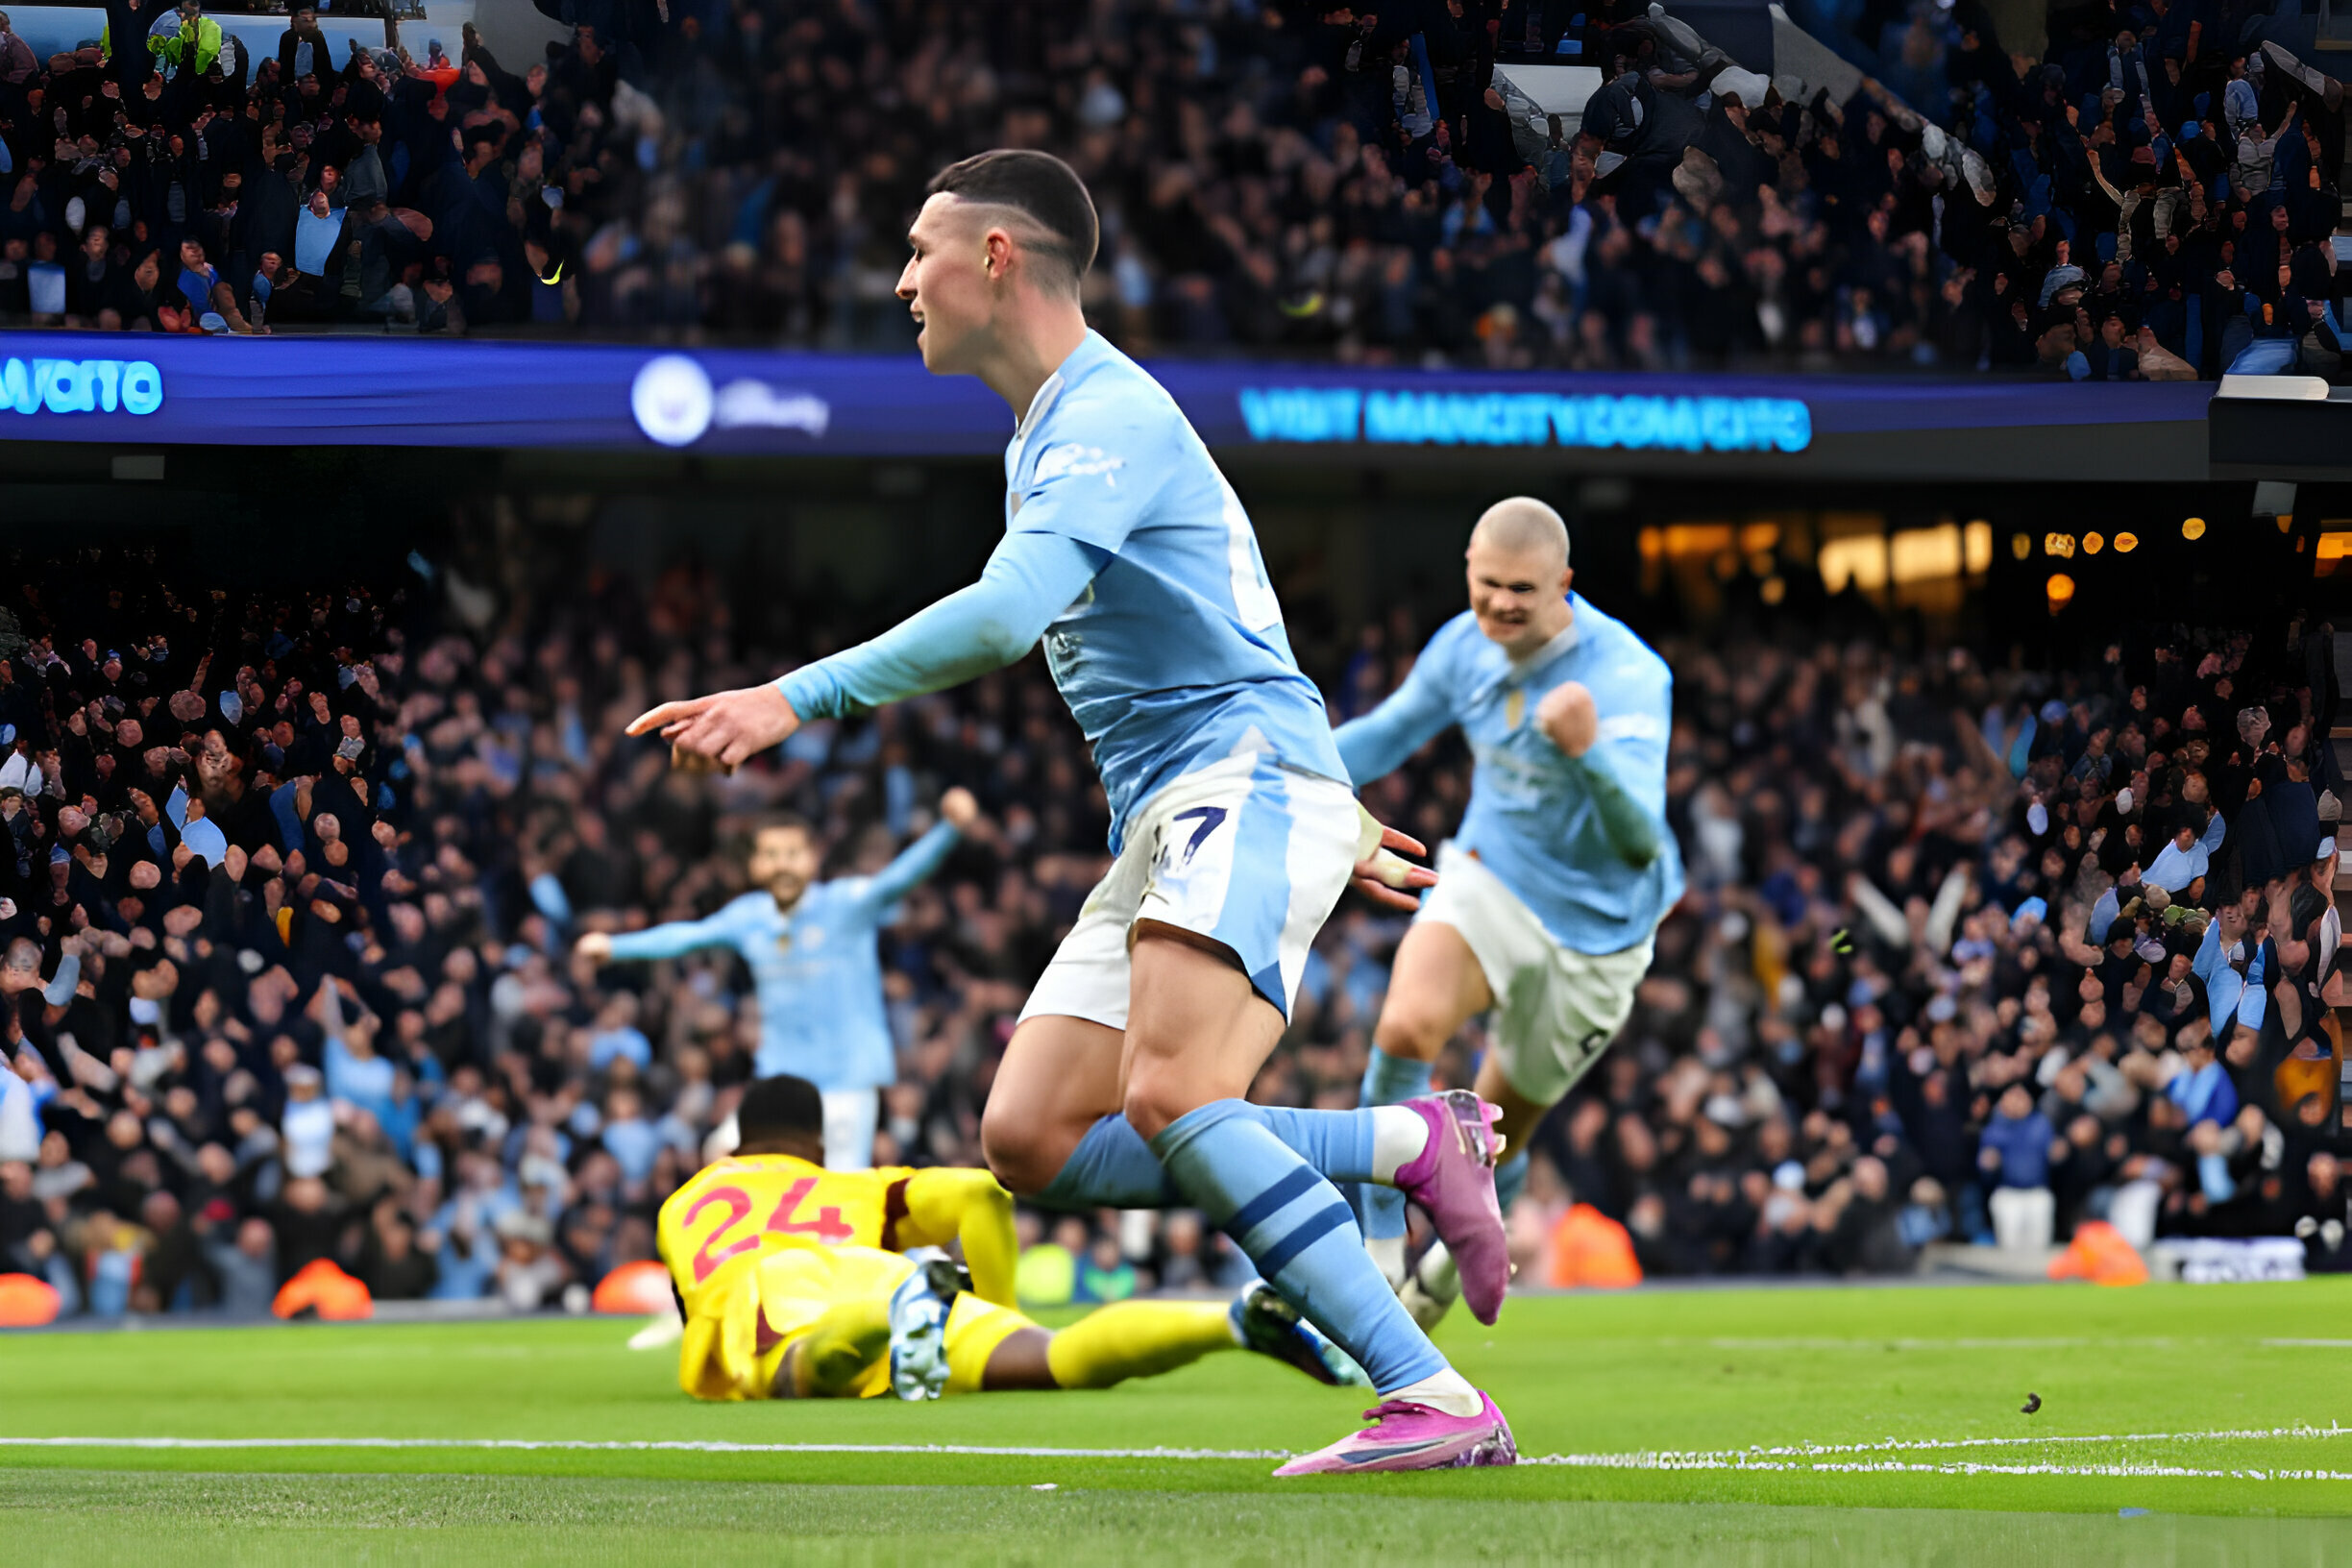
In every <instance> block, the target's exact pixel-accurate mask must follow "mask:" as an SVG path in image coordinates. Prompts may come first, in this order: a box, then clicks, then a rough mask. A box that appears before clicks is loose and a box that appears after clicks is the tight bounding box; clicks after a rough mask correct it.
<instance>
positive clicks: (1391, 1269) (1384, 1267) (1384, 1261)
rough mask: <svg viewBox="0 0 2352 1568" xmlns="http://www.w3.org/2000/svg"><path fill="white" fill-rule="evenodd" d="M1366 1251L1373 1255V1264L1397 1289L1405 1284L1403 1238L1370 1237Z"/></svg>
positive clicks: (1366, 1242)
mask: <svg viewBox="0 0 2352 1568" xmlns="http://www.w3.org/2000/svg"><path fill="white" fill-rule="evenodd" d="M1364 1251H1366V1252H1368V1253H1370V1254H1371V1255H1372V1264H1373V1266H1374V1267H1375V1268H1378V1269H1379V1270H1380V1271H1381V1275H1382V1277H1383V1278H1384V1279H1385V1280H1387V1282H1388V1287H1389V1288H1390V1289H1392V1290H1393V1289H1395V1288H1396V1287H1397V1286H1399V1285H1402V1284H1403V1283H1404V1282H1405V1238H1404V1237H1401V1236H1368V1237H1364Z"/></svg>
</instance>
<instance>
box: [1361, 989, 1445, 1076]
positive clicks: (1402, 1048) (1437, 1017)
mask: <svg viewBox="0 0 2352 1568" xmlns="http://www.w3.org/2000/svg"><path fill="white" fill-rule="evenodd" d="M1456 1027H1457V1025H1456V1023H1455V1021H1454V1019H1452V1018H1450V1017H1446V1016H1445V1015H1444V1014H1443V1013H1442V1012H1440V1011H1438V1010H1437V1009H1434V1008H1426V1007H1414V1006H1412V1005H1410V1004H1409V1003H1402V1002H1399V1001H1398V1000H1397V999H1396V998H1395V997H1393V996H1391V997H1390V998H1389V1002H1388V1006H1387V1007H1386V1008H1384V1010H1383V1011H1382V1013H1381V1017H1380V1025H1379V1027H1378V1028H1376V1029H1375V1030H1374V1031H1373V1034H1372V1039H1373V1043H1375V1044H1377V1045H1378V1046H1379V1047H1380V1048H1381V1049H1382V1050H1384V1051H1385V1052H1387V1053H1388V1054H1389V1055H1390V1056H1393V1057H1398V1058H1407V1057H1409V1058H1410V1059H1412V1060H1413V1061H1415V1062H1434V1061H1436V1060H1437V1056H1438V1053H1439V1052H1441V1051H1443V1050H1444V1049H1445V1048H1446V1041H1449V1040H1452V1039H1453V1038H1454V1031H1455V1028H1456Z"/></svg>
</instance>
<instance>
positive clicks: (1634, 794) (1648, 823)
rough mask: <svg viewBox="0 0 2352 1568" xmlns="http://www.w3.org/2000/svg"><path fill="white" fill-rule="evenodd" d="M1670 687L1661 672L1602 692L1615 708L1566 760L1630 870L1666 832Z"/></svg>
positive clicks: (1647, 858) (1651, 856) (1645, 861)
mask: <svg viewBox="0 0 2352 1568" xmlns="http://www.w3.org/2000/svg"><path fill="white" fill-rule="evenodd" d="M1672 688H1673V677H1672V676H1671V675H1668V674H1663V673H1662V672H1661V673H1660V674H1657V675H1655V676H1654V677H1645V678H1644V679H1643V680H1642V681H1641V682H1640V683H1639V684H1637V685H1635V686H1633V687H1632V688H1631V689H1630V690H1624V691H1613V692H1610V693H1609V694H1607V700H1608V701H1609V703H1610V706H1611V707H1613V708H1615V709H1616V710H1617V711H1614V712H1607V713H1604V714H1603V716H1602V718H1601V723H1600V729H1599V733H1598V735H1597V737H1596V738H1595V740H1594V741H1593V744H1592V747H1591V748H1590V749H1588V750H1587V751H1586V752H1585V753H1584V754H1583V755H1582V756H1580V757H1569V758H1568V759H1567V762H1568V767H1569V770H1570V772H1573V773H1575V774H1576V775H1577V776H1578V777H1579V778H1580V779H1581V780H1582V782H1583V784H1584V788H1585V791H1586V792H1587V793H1588V794H1589V795H1590V796H1592V801H1593V806H1594V809H1595V810H1596V811H1597V812H1598V813H1599V814H1600V818H1601V827H1602V831H1603V832H1605V833H1606V834H1607V835H1608V841H1609V847H1611V848H1613V849H1615V850H1616V851H1617V853H1618V856H1619V857H1620V858H1621V859H1623V860H1624V861H1625V863H1626V864H1627V865H1629V866H1630V867H1632V868H1633V869H1634V870H1642V869H1643V868H1646V867H1647V866H1648V865H1649V864H1650V863H1651V862H1652V861H1654V860H1655V859H1657V855H1658V848H1659V845H1660V844H1661V843H1662V842H1663V838H1664V834H1665V831H1666V743H1667V740H1668V738H1669V736H1670V735H1671V733H1672V714H1673V712H1674V698H1673V694H1672ZM1598 695H1599V694H1596V696H1598ZM1629 698H1630V700H1629ZM1629 710H1630V711H1629Z"/></svg>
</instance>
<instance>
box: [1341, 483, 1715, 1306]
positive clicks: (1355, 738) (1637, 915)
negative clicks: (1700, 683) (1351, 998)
mask: <svg viewBox="0 0 2352 1568" xmlns="http://www.w3.org/2000/svg"><path fill="white" fill-rule="evenodd" d="M1468 576H1469V582H1470V608H1469V609H1468V610H1467V611H1466V612H1465V613H1463V614H1461V615H1458V616H1456V617H1455V618H1454V619H1453V620H1451V621H1449V622H1447V623H1446V624H1445V625H1443V626H1441V627H1439V628H1438V631H1437V634H1436V635H1435V636H1434V637H1432V638H1431V639H1430V642H1429V646H1428V648H1426V649H1423V650H1422V653H1421V656H1420V657H1419V658H1418V659H1416V660H1415V661H1414V662H1413V667H1412V673H1411V674H1409V675H1408V676H1407V677H1406V679H1405V683H1404V685H1402V686H1400V687H1399V688H1398V689H1397V690H1396V692H1395V693H1394V694H1393V695H1391V696H1390V697H1389V698H1388V699H1387V700H1386V701H1385V702H1383V703H1382V704H1381V705H1380V706H1379V707H1377V708H1375V709H1374V710H1373V711H1372V712H1370V713H1368V714H1366V715H1364V716H1363V717H1362V718H1360V719H1358V720H1355V721H1353V722H1352V723H1347V724H1343V725H1341V726H1340V728H1339V731H1338V743H1339V754H1340V756H1341V757H1342V758H1344V759H1345V760H1346V762H1347V769H1348V776H1349V777H1350V778H1352V779H1353V780H1354V781H1355V783H1356V785H1357V787H1358V788H1359V789H1360V788H1362V787H1363V786H1365V785H1367V784H1370V783H1371V782H1372V781H1373V780H1374V779H1377V778H1380V777H1382V776H1384V774H1386V773H1388V772H1393V771H1394V770H1395V769H1396V768H1398V767H1399V766H1400V765H1402V764H1403V763H1404V761H1405V759H1406V758H1408V757H1409V756H1411V755H1412V754H1413V753H1414V752H1415V751H1417V750H1419V749H1420V748H1421V747H1423V746H1425V745H1427V744H1428V743H1429V742H1430V741H1431V740H1432V739H1433V738H1434V737H1435V736H1436V735H1437V734H1438V733H1439V732H1440V731H1442V730H1443V729H1445V728H1446V726H1447V725H1449V724H1459V725H1460V726H1461V729H1462V736H1463V739H1464V740H1466V741H1467V742H1468V743H1469V746H1470V750H1471V753H1472V755H1473V757H1474V759H1475V764H1476V766H1475V772H1473V774H1472V777H1471V785H1470V804H1469V807H1468V809H1467V810H1466V811H1465V812H1464V813H1463V814H1462V822H1461V827H1460V829H1459V831H1458V833H1457V834H1456V836H1455V837H1454V838H1453V839H1452V840H1451V841H1450V842H1448V843H1447V844H1445V845H1442V846H1441V847H1440V848H1439V849H1438V852H1437V876H1438V881H1437V886H1436V887H1435V888H1434V889H1433V890H1432V891H1431V892H1430V894H1429V895H1428V896H1427V897H1426V898H1424V899H1423V900H1422V903H1421V909H1420V912H1419V914H1418V915H1416V916H1415V918H1414V919H1413V923H1412V928H1411V929H1410V930H1409V931H1408V932H1407V933H1406V936H1405V940H1404V942H1403V943H1400V944H1399V946H1398V948H1397V955H1396V964H1395V967H1394V968H1393V969H1392V971H1391V973H1390V975H1389V981H1388V997H1387V1000H1386V1002H1385V1003H1384V1005H1383V1006H1382V1008H1381V1017H1380V1022H1379V1025H1378V1026H1377V1028H1376V1029H1375V1031H1374V1034H1373V1042H1374V1043H1373V1050H1372V1062H1371V1066H1369V1067H1368V1068H1367V1069H1366V1070H1365V1073H1364V1082H1363V1103H1364V1104H1366V1105H1384V1104H1387V1103H1390V1102H1393V1101H1398V1100H1406V1099H1409V1098H1411V1097H1413V1096H1414V1095H1418V1094H1425V1093H1427V1092H1428V1091H1429V1084H1430V1064H1431V1063H1433V1061H1435V1060H1436V1058H1437V1053H1438V1052H1439V1051H1441V1050H1443V1049H1444V1048H1445V1044H1446V1041H1450V1040H1452V1039H1453V1038H1454V1036H1455V1035H1456V1034H1457V1033H1458V1031H1459V1030H1460V1029H1461V1026H1462V1025H1463V1024H1465V1023H1467V1022H1468V1021H1469V1020H1470V1019H1471V1018H1473V1017H1477V1016H1478V1015H1479V1014H1481V1013H1485V1012H1488V1011H1490V1010H1491V1011H1492V1012H1493V1014H1494V1018H1493V1022H1492V1027H1491V1030H1490V1034H1489V1039H1490V1041H1491V1045H1492V1048H1491V1049H1490V1050H1489V1051H1488V1052H1487V1053H1486V1058H1485V1060H1484V1061H1483V1062H1482V1064H1481V1065H1480V1066H1479V1074H1478V1092H1479V1094H1480V1096H1481V1097H1482V1098H1483V1099H1486V1100H1490V1101H1492V1102H1494V1103H1495V1104H1497V1105H1499V1106H1501V1107H1502V1108H1503V1117H1502V1120H1501V1122H1500V1123H1499V1124H1498V1127H1497V1130H1498V1131H1499V1132H1501V1133H1502V1134H1503V1135H1504V1138H1505V1139H1506V1145H1505V1146H1506V1148H1507V1150H1508V1151H1509V1157H1508V1158H1507V1159H1506V1160H1505V1161H1504V1162H1503V1164H1502V1165H1501V1167H1500V1168H1499V1169H1498V1170H1497V1171H1496V1173H1495V1187H1496V1192H1497V1196H1498V1198H1499V1200H1500V1201H1501V1203H1502V1205H1503V1207H1504V1209H1505V1210H1506V1212H1507V1211H1508V1209H1509V1206H1510V1204H1511V1202H1512V1200H1513V1199H1515V1198H1516V1197H1517V1196H1518V1195H1519V1193H1520V1191H1521V1190H1522V1189H1523V1188H1525V1187H1526V1185H1527V1169H1528V1142H1529V1139H1531V1138H1532V1137H1533V1135H1534V1132H1535V1124H1536V1123H1537V1122H1538V1121H1540V1120H1541V1119H1542V1118H1543V1114H1544V1112H1545V1111H1546V1110H1547V1109H1549V1108H1550V1107H1552V1106H1553V1105H1556V1104H1557V1103H1558V1102H1559V1100H1560V1099H1561V1098H1562V1097H1563V1096H1565V1095H1566V1094H1567V1092H1568V1090H1570V1089H1571V1088H1573V1087H1574V1086H1575V1084H1576V1081H1577V1080H1578V1079H1579V1078H1580V1077H1581V1076H1583V1074H1584V1072H1585V1071H1586V1069H1588V1068H1589V1067H1590V1066H1592V1065H1593V1063H1594V1062H1596V1061H1597V1060H1599V1059H1600V1056H1601V1053H1602V1052H1603V1051H1604V1050H1605V1049H1607V1047H1608V1043H1609V1041H1611V1040H1612V1039H1614V1038H1615V1037H1616V1034H1617V1031H1618V1030H1619V1029H1620V1028H1622V1027H1623V1026H1624V1024H1625V1020H1626V1016H1627V1015H1628V1014H1629V1013H1630V1012H1631V1011H1632V1008H1633V989H1634V987H1636V986H1638V985H1639V984H1640V983H1641V978H1642V976H1643V975H1644V974H1645V973H1647V972H1648V970H1649V968H1650V954H1651V946H1652V939H1653V937H1654V934H1655V932H1656V930H1657V927H1658V922H1659V921H1661V920H1662V919H1665V918H1666V912H1667V911H1668V910H1670V909H1672V908H1673V907H1674V904H1675V900H1676V899H1678V898H1679V897H1681V895H1682V861H1681V856H1680V854H1679V853H1678V851H1677V849H1676V847H1675V840H1674V834H1673V832H1672V831H1671V830H1669V829H1668V827H1667V825H1666V741H1667V734H1668V731H1669V729H1670V728H1671V727H1672V724H1673V716H1674V697H1673V688H1674V677H1673V673H1672V672H1671V671H1670V670H1668V669H1667V667H1666V661H1665V660H1664V659H1662V658H1660V657H1658V655H1657V654H1656V653H1655V652H1654V651H1652V650H1651V649H1650V648H1649V647H1648V646H1647V645H1646V644H1644V643H1643V642H1642V640H1641V639H1640V638H1639V637H1636V636H1635V635H1634V634H1633V633H1632V632H1631V631H1630V630H1629V629H1628V628H1627V627H1626V625H1625V624H1624V623H1623V622H1620V621H1613V620H1611V619H1610V618H1609V617H1607V616H1605V615H1604V614H1602V613H1601V612H1600V611H1599V610H1597V609H1595V608H1593V606H1592V605H1591V604H1590V603H1589V602H1588V601H1586V600H1582V599H1580V598H1578V597H1577V596H1576V595H1575V594H1574V593H1573V592H1572V591H1571V590H1570V586H1569V585H1570V583H1571V582H1572V581H1573V580H1574V578H1575V576H1576V574H1575V573H1574V572H1572V571H1570V570H1569V566H1568V529H1567V527H1566V526H1565V525H1564V524H1563V523H1562V522H1561V521H1560V516H1559V514H1558V513H1557V512H1556V511H1554V510H1553V509H1552V508H1551V507H1549V506H1547V505H1545V504H1544V503H1543V502H1540V501H1535V500H1531V499H1530V498H1528V497H1525V496H1519V497H1514V498H1512V499H1511V500H1508V501H1504V502H1497V503H1496V504H1495V505H1493V506H1492V507H1489V508H1488V509H1487V511H1486V513H1485V515H1484V516H1482V517H1481V518H1480V519H1479V521H1478V527H1476V528H1475V529H1474V530H1473V531H1472V532H1471V535H1470V549H1469V552H1468ZM1350 1196H1351V1198H1352V1200H1353V1201H1354V1202H1355V1203H1356V1205H1357V1210H1358V1213H1359V1215H1360V1218H1361V1219H1362V1222H1363V1232H1364V1238H1365V1244H1366V1245H1367V1246H1368V1247H1369V1248H1370V1250H1371V1252H1372V1254H1373V1257H1374V1260H1375V1261H1376V1262H1378V1263H1379V1264H1380V1266H1381V1268H1382V1270H1383V1272H1384V1273H1386V1274H1387V1275H1388V1277H1389V1278H1390V1279H1391V1280H1394V1281H1396V1282H1397V1283H1398V1285H1399V1286H1400V1289H1401V1291H1402V1293H1403V1295H1404V1297H1405V1301H1406V1305H1407V1306H1408V1307H1409V1309H1410V1310H1411V1311H1412V1312H1413V1315H1414V1317H1415V1319H1416V1320H1418V1321H1420V1322H1421V1323H1422V1324H1423V1325H1424V1326H1428V1325H1431V1324H1434V1323H1435V1322H1436V1321H1437V1319H1438V1318H1439V1317H1441V1316H1443V1315H1444V1313H1445V1311H1446V1309H1447V1308H1448V1307H1450V1306H1451V1305H1452V1304H1453V1302H1454V1300H1455V1298H1456V1296H1457V1295H1458V1293H1459V1289H1460V1286H1459V1282H1458V1276H1457V1272H1456V1269H1455V1266H1454V1262H1453V1260H1452V1259H1451V1258H1450V1257H1449V1256H1448V1255H1447V1252H1446V1249H1445V1247H1444V1245H1443V1243H1442V1242H1441V1243H1440V1244H1439V1245H1438V1246H1436V1247H1434V1248H1433V1249H1432V1250H1431V1251H1430V1253H1429V1254H1427V1255H1426V1256H1424V1258H1423V1259H1422V1260H1421V1262H1420V1264H1419V1266H1418V1267H1417V1268H1416V1269H1415V1270H1414V1275H1413V1277H1412V1278H1411V1279H1407V1278H1406V1274H1405V1202H1404V1198H1403V1195H1402V1194H1400V1193H1398V1192H1395V1191H1393V1190H1391V1189H1388V1188H1378V1187H1360V1188H1355V1189H1353V1190H1352V1191H1351V1193H1350Z"/></svg>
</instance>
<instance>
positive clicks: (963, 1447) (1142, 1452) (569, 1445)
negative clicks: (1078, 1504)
mask: <svg viewBox="0 0 2352 1568" xmlns="http://www.w3.org/2000/svg"><path fill="white" fill-rule="evenodd" d="M0 1447H5V1448H135V1449H320V1448H328V1449H333V1448H361V1449H526V1450H530V1449H562V1450H578V1451H584V1452H622V1453H648V1452H656V1453H659V1452H668V1453H682V1454H961V1455H979V1456H983V1457H988V1456H994V1457H999V1458H1041V1459H1286V1458H1290V1451H1289V1450H1288V1449H1286V1448H1262V1449H1261V1448H1230V1449H1225V1448H993V1447H983V1446H980V1445H977V1444H969V1443H732V1442H725V1441H721V1440H707V1439H686V1438H640V1439H636V1440H613V1441H594V1440H590V1439H587V1438H570V1437H546V1438H533V1437H4V1436H0Z"/></svg>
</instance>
